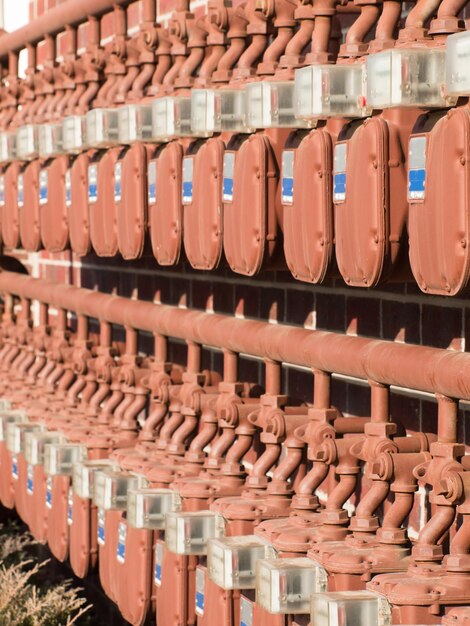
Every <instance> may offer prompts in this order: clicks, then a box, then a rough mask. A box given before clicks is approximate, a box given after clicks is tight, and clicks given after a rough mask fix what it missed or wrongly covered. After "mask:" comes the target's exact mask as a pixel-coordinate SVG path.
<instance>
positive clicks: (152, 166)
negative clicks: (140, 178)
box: [147, 161, 157, 204]
mask: <svg viewBox="0 0 470 626" xmlns="http://www.w3.org/2000/svg"><path fill="white" fill-rule="evenodd" d="M147 180H148V201H149V204H155V202H156V201H157V162H156V161H150V163H149V165H148V170H147Z"/></svg>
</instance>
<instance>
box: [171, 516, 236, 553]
mask: <svg viewBox="0 0 470 626" xmlns="http://www.w3.org/2000/svg"><path fill="white" fill-rule="evenodd" d="M223 534H224V527H223V526H222V525H221V524H220V516H218V515H217V514H216V513H213V512H212V511H197V512H195V513H177V512H171V513H167V514H166V518H165V543H166V547H167V549H168V550H169V551H170V552H173V553H175V554H188V555H189V554H207V542H208V540H209V539H212V538H215V537H221V536H223Z"/></svg>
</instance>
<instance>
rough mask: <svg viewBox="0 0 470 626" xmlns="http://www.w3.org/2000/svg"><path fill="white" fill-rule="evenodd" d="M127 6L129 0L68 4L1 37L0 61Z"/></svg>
mask: <svg viewBox="0 0 470 626" xmlns="http://www.w3.org/2000/svg"><path fill="white" fill-rule="evenodd" d="M130 2H131V0H68V1H67V2H64V3H63V4H61V5H59V6H57V7H56V8H55V9H51V10H50V11H47V13H45V14H44V15H41V16H40V17H38V18H36V19H35V20H33V21H31V22H29V24H26V26H23V27H22V28H19V29H18V30H15V31H14V32H13V33H6V34H5V35H2V36H1V37H0V58H4V57H6V56H8V53H9V52H12V51H19V50H22V49H23V48H26V46H27V45H28V44H30V43H37V42H39V41H41V40H42V39H44V36H45V35H57V34H58V33H60V32H62V31H63V30H64V25H68V26H78V24H81V23H82V22H85V21H86V20H87V19H88V17H89V16H90V15H95V16H100V15H103V14H104V13H107V12H109V11H112V9H113V8H114V7H115V6H116V5H120V6H124V7H125V6H127V5H128V4H130Z"/></svg>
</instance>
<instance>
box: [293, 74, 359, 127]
mask: <svg viewBox="0 0 470 626" xmlns="http://www.w3.org/2000/svg"><path fill="white" fill-rule="evenodd" d="M365 90H366V87H365V71H364V65H363V64H362V63H361V64H356V65H309V66H307V67H302V68H300V69H298V70H296V71H295V95H294V109H295V115H296V117H297V118H299V119H300V120H314V119H326V118H329V117H347V118H361V117H365V116H367V115H368V114H369V110H368V108H367V107H366V98H365V95H366V94H365Z"/></svg>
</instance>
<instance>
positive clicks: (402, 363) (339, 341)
mask: <svg viewBox="0 0 470 626" xmlns="http://www.w3.org/2000/svg"><path fill="white" fill-rule="evenodd" d="M0 291H2V292H6V293H10V294H13V295H15V296H18V297H21V296H23V297H26V298H30V299H34V300H39V301H40V302H48V303H49V304H51V305H53V306H55V307H57V308H61V309H65V310H69V311H75V312H76V313H82V314H83V315H87V316H89V317H92V318H95V319H99V320H106V321H108V322H110V323H113V324H119V325H121V326H130V327H134V328H138V329H140V330H144V331H148V332H151V333H155V332H158V333H160V334H161V335H165V336H167V337H173V338H175V339H183V340H186V341H189V342H194V343H196V344H199V345H207V346H212V347H217V348H225V349H228V350H231V351H232V352H235V353H238V354H239V353H245V354H250V355H253V356H258V357H261V358H264V359H266V358H267V359H270V360H272V361H274V362H278V363H282V362H285V363H291V364H293V365H302V366H307V367H310V368H311V369H317V370H322V371H325V372H335V373H337V374H342V375H345V376H353V377H355V378H361V379H364V380H369V381H376V382H378V383H381V384H384V385H396V386H398V387H404V388H409V389H415V390H418V391H426V392H430V393H439V394H442V395H445V396H448V397H449V398H458V399H465V400H468V399H470V355H469V354H467V353H464V352H454V351H450V350H443V349H439V348H428V347H424V346H414V345H406V344H400V343H394V342H393V341H382V340H374V339H366V338H362V337H350V336H347V335H342V334H339V333H331V332H323V331H312V330H307V329H304V328H296V327H290V326H286V325H281V324H276V325H274V324H269V323H267V322H258V321H254V320H240V319H236V318H234V317H231V316H227V315H219V314H210V313H203V312H200V311H192V310H188V309H180V308H177V307H173V306H166V305H158V304H153V303H151V302H140V301H137V300H130V299H127V298H121V297H118V296H112V295H109V294H103V293H99V292H96V291H91V290H88V289H81V288H78V287H72V286H69V285H58V284H55V283H52V282H50V281H45V280H40V279H36V278H31V277H29V276H22V275H19V274H16V273H14V272H2V273H1V274H0Z"/></svg>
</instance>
